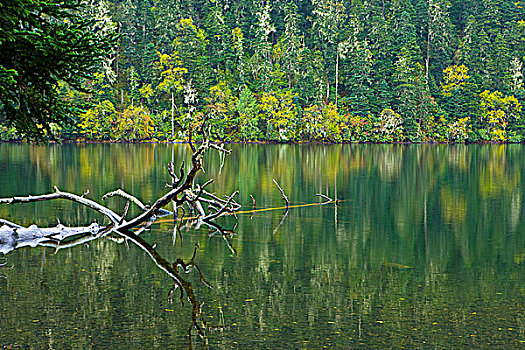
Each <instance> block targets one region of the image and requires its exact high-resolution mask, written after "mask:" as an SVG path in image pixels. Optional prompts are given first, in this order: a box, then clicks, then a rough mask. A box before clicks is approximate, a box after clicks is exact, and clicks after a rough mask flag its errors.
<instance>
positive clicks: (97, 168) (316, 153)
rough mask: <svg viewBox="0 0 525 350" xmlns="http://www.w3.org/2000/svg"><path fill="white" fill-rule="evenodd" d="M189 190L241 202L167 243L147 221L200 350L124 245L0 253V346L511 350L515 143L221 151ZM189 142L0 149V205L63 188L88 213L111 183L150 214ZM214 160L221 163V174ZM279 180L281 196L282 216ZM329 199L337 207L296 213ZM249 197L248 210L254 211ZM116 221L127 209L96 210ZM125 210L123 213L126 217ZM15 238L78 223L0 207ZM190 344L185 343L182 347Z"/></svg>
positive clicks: (163, 286)
mask: <svg viewBox="0 0 525 350" xmlns="http://www.w3.org/2000/svg"><path fill="white" fill-rule="evenodd" d="M230 147H231V148H232V154H231V155H228V156H226V157H225V159H221V157H220V156H219V154H218V153H217V152H216V151H213V150H212V151H210V152H209V153H208V155H207V157H206V159H205V164H204V166H205V169H206V173H205V174H203V175H201V176H200V178H199V181H200V182H201V183H203V182H205V181H206V180H207V179H209V178H214V179H215V181H214V182H213V184H211V185H210V186H209V189H210V190H212V191H214V192H215V193H217V194H220V195H223V194H225V195H229V194H230V193H232V192H233V191H235V190H236V189H238V190H239V191H240V193H239V195H238V197H237V200H238V202H239V203H241V204H242V205H243V208H242V209H241V210H243V211H244V212H242V213H239V214H238V215H237V217H236V218H235V217H233V216H228V217H222V218H219V219H218V220H217V223H219V224H220V225H221V226H222V227H223V228H224V229H226V230H227V231H228V232H229V234H228V236H227V237H223V236H222V235H217V234H211V233H212V232H211V231H210V230H209V229H208V228H206V227H201V228H199V229H191V230H183V231H182V232H181V235H179V236H176V237H174V236H173V219H172V218H171V217H165V218H161V219H159V220H158V222H156V223H155V224H153V226H152V227H151V230H150V231H147V232H144V233H142V234H141V235H140V236H141V237H142V238H143V239H144V240H145V241H147V242H148V243H149V244H150V245H151V246H152V247H154V248H155V250H156V252H158V254H160V256H162V257H163V259H165V260H167V261H169V262H174V261H175V260H176V259H178V258H182V259H184V261H188V260H189V259H191V257H192V254H193V251H194V247H195V244H196V243H198V245H199V248H198V249H197V253H196V257H195V262H196V264H197V265H198V267H199V268H200V270H201V271H202V274H203V277H204V279H205V280H206V281H207V282H208V283H209V284H210V285H211V286H212V287H213V288H209V287H208V286H206V284H205V283H203V282H202V281H201V278H200V277H199V274H198V273H197V271H195V270H192V271H190V272H189V273H188V274H184V278H185V279H186V280H187V281H188V282H189V283H191V285H192V288H193V291H194V293H195V297H196V298H197V299H198V300H199V301H200V303H201V305H202V314H200V317H202V319H203V320H205V322H206V324H207V326H208V329H207V330H206V337H205V339H201V338H200V337H199V336H198V335H197V334H196V332H193V333H192V336H191V338H190V339H189V338H188V335H187V333H188V328H189V327H190V326H191V322H192V304H191V303H190V302H189V301H188V300H187V299H186V298H184V304H183V305H182V304H181V302H180V300H179V296H178V292H177V291H176V292H175V294H174V295H173V298H172V299H173V300H172V301H173V302H170V298H169V294H170V290H171V289H172V287H173V282H172V280H171V279H170V278H169V277H168V276H167V275H166V273H165V272H163V271H162V270H161V269H160V268H159V267H158V266H157V265H156V264H155V262H154V261H153V260H152V258H151V257H150V256H149V255H148V253H147V252H146V251H145V250H143V249H141V248H140V247H139V246H137V245H136V244H134V243H133V242H129V241H124V240H122V239H120V240H119V239H117V238H115V237H105V238H100V239H98V240H92V241H89V242H86V243H85V244H79V245H75V246H72V247H70V248H66V247H64V248H61V249H53V248H50V247H41V246H39V247H35V248H22V249H17V250H14V251H12V252H10V253H8V254H7V255H5V256H0V264H2V266H0V314H1V321H0V322H1V323H0V324H1V332H0V348H19V349H169V348H172V349H175V348H187V347H190V346H192V347H193V348H203V347H205V346H206V344H207V347H208V348H211V349H228V348H232V349H236V348H241V349H248V348H257V349H320V348H334V349H353V348H363V349H374V348H376V349H384V348H407V349H444V348H447V349H450V348H500V349H501V348H518V347H522V348H523V347H525V233H524V231H525V216H524V215H523V214H524V211H525V206H524V205H523V204H524V201H525V191H524V186H525V147H524V146H522V145H231V146H230ZM189 156H190V152H189V150H188V146H186V145H180V144H176V145H164V144H158V145H155V144H143V145H128V144H84V145H69V144H64V145H62V146H59V145H47V146H38V145H26V144H0V197H10V196H14V195H21V196H23V195H29V194H42V193H48V192H52V191H53V190H52V188H53V186H58V188H59V189H60V190H62V191H70V192H73V193H76V194H82V193H84V192H85V191H86V190H89V194H88V195H87V196H88V197H89V198H91V199H94V200H96V201H99V202H101V197H102V196H103V195H104V194H105V193H106V192H109V191H112V190H115V189H117V188H121V189H124V190H126V191H127V192H129V193H131V194H134V195H136V196H137V197H138V198H140V199H141V200H143V202H145V203H147V202H148V201H150V202H153V201H154V200H155V199H156V198H157V197H159V196H161V195H162V194H164V193H165V192H167V189H166V187H165V184H166V183H167V182H170V181H171V179H170V177H169V174H168V172H167V170H166V164H167V163H168V162H169V161H170V160H171V159H172V157H173V159H174V160H175V162H176V163H177V164H180V161H181V160H183V159H188V157H189ZM221 164H222V166H221ZM273 179H275V180H276V181H278V183H279V184H280V186H281V187H282V188H283V190H284V191H285V193H286V195H287V196H288V198H289V199H290V205H292V206H297V207H292V208H290V209H289V210H288V211H287V212H286V211H285V209H284V208H282V207H283V206H284V201H283V199H282V197H281V193H280V192H279V190H278V189H277V187H276V186H275V184H274V183H273V181H272V180H273ZM316 194H323V195H327V196H329V197H331V198H334V199H335V198H336V197H337V199H339V200H340V201H339V202H338V203H337V205H335V204H334V203H329V204H326V205H309V204H313V203H318V202H319V201H320V200H323V199H322V198H320V197H319V196H316ZM250 195H251V196H253V197H254V199H255V203H256V208H257V210H260V209H265V208H269V209H271V210H267V211H257V212H252V209H253V203H252V199H251V197H250ZM106 203H107V204H108V206H109V207H111V208H112V209H114V210H116V211H119V212H122V210H123V207H124V205H125V202H124V201H123V200H121V199H108V200H107V201H106ZM134 213H135V214H136V213H137V210H136V209H134V210H131V211H130V214H129V215H133V214H134ZM0 218H3V219H7V220H10V221H13V222H16V223H18V224H21V225H24V226H28V225H31V224H33V223H35V224H37V225H39V226H44V227H47V226H54V225H56V223H57V218H59V220H60V222H61V223H62V224H64V225H68V226H78V225H89V224H90V223H91V222H92V221H93V219H95V218H96V219H97V220H98V221H99V222H102V221H103V220H102V218H101V217H100V215H98V214H96V213H94V212H93V211H91V210H90V209H87V208H85V207H81V206H79V205H76V204H74V203H71V202H67V201H63V200H57V201H51V202H41V203H33V204H24V205H20V204H15V205H10V206H7V205H0ZM190 340H191V345H190Z"/></svg>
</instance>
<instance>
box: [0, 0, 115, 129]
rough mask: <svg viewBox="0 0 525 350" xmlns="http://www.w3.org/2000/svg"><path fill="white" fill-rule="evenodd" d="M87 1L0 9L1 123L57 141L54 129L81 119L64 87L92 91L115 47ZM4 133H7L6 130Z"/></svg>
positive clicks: (26, 1) (22, 1)
mask: <svg viewBox="0 0 525 350" xmlns="http://www.w3.org/2000/svg"><path fill="white" fill-rule="evenodd" d="M85 5H86V4H85V3H83V1H82V0H47V1H46V0H11V1H5V2H2V3H0V121H2V119H4V122H5V123H6V124H7V125H13V126H14V127H15V128H16V129H17V130H18V131H19V132H21V133H23V134H25V135H26V136H27V137H29V138H32V139H41V138H42V137H43V136H44V135H45V134H47V135H51V136H53V133H52V132H51V128H52V126H53V124H54V123H56V125H60V124H61V123H63V122H68V121H69V118H70V117H71V116H72V115H75V114H78V113H76V112H77V110H78V109H79V108H80V107H81V103H80V102H81V100H79V99H76V100H74V101H67V100H65V99H64V98H63V96H61V94H60V92H59V90H58V89H59V87H60V86H66V87H67V88H73V89H77V90H79V91H87V90H86V89H85V88H84V85H83V84H84V81H85V79H88V78H90V77H91V76H92V74H93V73H94V72H96V71H98V69H99V65H100V62H101V61H102V60H104V57H105V56H106V55H107V53H108V52H109V51H110V50H111V49H112V47H113V46H114V45H115V44H116V40H115V39H116V35H114V34H112V33H106V32H105V31H103V30H102V26H101V23H100V21H98V20H97V19H96V18H93V17H91V16H87V15H86V12H87V9H86V7H85ZM4 128H5V127H4Z"/></svg>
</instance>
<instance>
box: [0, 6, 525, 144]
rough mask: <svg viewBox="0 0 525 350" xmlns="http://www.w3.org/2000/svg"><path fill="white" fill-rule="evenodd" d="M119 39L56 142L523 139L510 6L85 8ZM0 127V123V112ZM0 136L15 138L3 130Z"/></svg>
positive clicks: (517, 24)
mask: <svg viewBox="0 0 525 350" xmlns="http://www.w3.org/2000/svg"><path fill="white" fill-rule="evenodd" d="M87 2H88V9H89V11H88V12H89V13H87V14H86V16H91V18H98V19H104V21H103V24H104V28H105V29H104V30H111V31H115V32H118V33H119V34H120V35H121V36H120V41H119V43H118V46H117V47H116V48H115V49H114V51H113V53H112V54H110V55H109V56H108V59H107V60H106V61H105V64H104V65H101V66H100V69H99V71H98V72H97V73H96V74H94V75H93V76H92V78H91V79H89V80H88V81H87V82H86V86H87V87H88V88H91V89H92V91H94V93H91V94H83V93H79V92H76V91H75V90H71V89H67V85H60V86H59V87H57V88H60V93H61V95H62V99H63V100H64V101H88V102H90V103H91V104H92V108H90V109H87V110H85V111H84V112H83V113H81V114H80V115H78V117H77V120H75V122H74V124H73V125H72V126H63V127H62V128H61V129H60V130H59V131H57V133H59V136H61V137H63V138H74V139H100V140H129V141H132V140H151V139H153V140H164V139H177V140H184V139H185V138H186V137H187V135H186V134H187V129H188V127H195V126H198V125H199V124H200V123H201V122H202V120H203V118H209V120H210V123H211V124H212V125H213V129H212V133H213V137H215V138H217V139H220V140H224V141H279V142H289V141H332V142H341V141H360V142H367V141H371V142H392V141H411V142H433V141H435V142H464V141H467V142H476V141H509V142H519V141H522V140H523V139H524V136H525V130H524V128H523V123H524V120H523V118H524V117H525V115H524V114H525V112H524V111H523V110H522V105H521V104H522V102H523V99H524V98H525V87H524V85H523V72H524V68H523V63H524V61H525V1H522V0H517V1H515V0H512V1H510V0H486V1H473V0H470V1H464V0H461V1H459V0H452V1H447V0H395V1H385V0H370V1H353V2H347V1H344V2H337V1H330V0H297V1H284V0H282V1H281V0H279V1H258V0H246V1H231V0H179V1H173V0H123V1H117V0H113V1H106V0H89V1H87ZM0 118H1V117H0ZM0 137H3V138H12V137H16V130H13V129H10V128H8V127H7V126H4V127H3V129H0Z"/></svg>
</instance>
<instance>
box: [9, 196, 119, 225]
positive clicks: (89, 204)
mask: <svg viewBox="0 0 525 350" xmlns="http://www.w3.org/2000/svg"><path fill="white" fill-rule="evenodd" d="M53 189H54V190H55V192H54V193H50V194H43V195H37V196H28V197H12V198H0V204H2V203H5V204H15V203H33V202H41V201H48V200H52V199H67V200H70V201H73V202H76V203H79V204H82V205H84V206H86V207H88V208H91V209H93V210H96V211H98V212H99V213H101V214H102V215H104V216H106V217H107V218H108V219H109V220H110V221H111V222H112V223H113V224H115V225H118V223H119V222H120V220H121V217H120V216H119V215H117V214H116V213H115V212H113V211H112V210H110V209H108V208H106V207H104V206H103V205H100V204H98V203H97V202H95V201H92V200H90V199H87V198H84V197H81V196H77V195H75V194H72V193H69V192H62V191H60V190H59V189H58V188H57V187H56V186H55V187H53Z"/></svg>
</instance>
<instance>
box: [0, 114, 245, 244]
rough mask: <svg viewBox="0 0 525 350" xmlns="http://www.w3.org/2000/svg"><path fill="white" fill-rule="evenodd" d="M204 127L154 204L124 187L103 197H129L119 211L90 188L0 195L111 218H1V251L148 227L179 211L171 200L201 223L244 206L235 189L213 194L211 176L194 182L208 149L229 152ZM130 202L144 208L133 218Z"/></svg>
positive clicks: (0, 201)
mask: <svg viewBox="0 0 525 350" xmlns="http://www.w3.org/2000/svg"><path fill="white" fill-rule="evenodd" d="M205 127H206V121H205V122H204V123H203V126H202V128H201V130H200V131H201V133H202V135H203V140H202V143H201V144H200V145H199V146H198V147H197V146H196V145H195V144H194V141H193V139H192V138H191V137H190V139H189V147H190V148H191V150H192V152H193V153H192V156H191V168H190V169H189V171H188V172H187V174H186V172H185V167H184V162H182V164H181V166H180V170H179V173H178V174H175V171H174V170H173V164H170V166H168V172H169V174H170V175H171V177H172V181H171V183H170V184H169V185H167V186H168V187H170V188H171V190H170V191H168V192H167V193H166V194H165V195H164V196H162V197H160V198H158V199H157V200H156V201H155V202H154V203H153V204H152V205H151V206H146V205H144V204H143V203H142V202H141V201H140V200H139V199H138V198H136V197H135V196H133V195H131V194H128V193H126V192H125V191H123V190H122V189H117V190H115V191H112V192H109V193H107V194H106V195H104V196H103V197H102V199H103V200H106V199H107V198H109V197H113V196H120V197H122V198H124V199H127V201H128V203H127V205H126V208H125V209H124V210H123V212H122V213H121V214H117V213H115V212H114V211H113V210H111V209H109V208H108V207H106V206H105V205H103V204H100V203H98V202H96V201H94V200H91V199H88V198H86V196H87V195H88V193H89V192H86V193H84V194H83V195H80V196H79V195H76V194H73V193H69V192H63V191H60V190H59V189H58V188H57V187H54V192H53V193H48V194H41V195H34V196H27V197H18V196H16V197H11V198H0V205H1V204H7V205H13V204H16V203H20V204H23V203H32V202H39V201H48V200H54V199H65V200H70V201H73V202H76V203H78V204H80V205H83V206H86V207H88V208H90V209H93V210H95V211H97V212H99V213H101V214H102V215H104V216H105V217H106V218H107V219H108V220H109V223H108V224H106V225H102V224H98V223H96V222H94V223H93V224H91V225H90V226H87V227H77V228H73V227H66V226H63V225H58V226H57V227H53V228H39V227H37V226H36V225H31V226H29V227H27V228H24V227H22V226H20V225H18V224H16V223H13V222H10V221H8V220H5V219H0V225H2V226H1V227H0V252H3V253H4V254H6V253H8V252H10V251H12V250H14V249H17V248H19V247H22V246H28V245H29V246H36V245H40V244H45V243H48V242H61V241H64V240H68V239H71V237H74V236H79V235H92V236H98V235H99V233H104V234H105V233H108V232H117V233H129V232H131V231H130V230H132V229H137V228H141V227H142V229H147V228H149V226H150V225H151V224H152V223H153V222H154V221H155V219H156V218H157V217H159V216H165V215H169V214H175V215H176V214H177V213H172V212H170V211H168V210H166V209H164V207H165V206H166V205H168V204H169V203H170V202H173V203H174V204H175V206H174V207H175V208H182V210H184V207H186V208H188V209H190V210H192V211H193V212H195V213H198V217H197V218H198V220H197V221H196V223H197V224H198V225H201V224H202V223H205V224H209V223H212V221H213V220H215V219H216V218H218V217H220V216H222V215H225V214H228V213H231V212H234V211H236V210H239V208H240V207H241V206H240V205H239V204H238V203H237V202H235V200H234V197H235V196H236V195H237V193H238V191H235V192H234V193H233V194H232V195H230V196H229V197H228V198H227V199H220V198H219V197H217V196H215V195H214V194H212V193H210V192H208V191H206V187H207V186H208V185H209V184H211V183H212V180H209V181H208V182H206V183H205V184H203V185H199V184H196V183H195V177H196V175H197V174H198V173H199V171H201V170H202V167H203V165H202V164H203V157H204V154H205V153H206V151H208V150H209V149H210V148H214V149H216V150H218V151H219V152H225V153H229V151H228V150H226V149H224V148H222V146H219V145H216V144H214V143H211V142H210V141H209V139H208V137H207V132H206V129H205ZM190 133H191V131H190ZM129 203H133V204H135V205H137V206H138V207H139V208H140V209H141V210H142V213H140V214H139V215H137V216H135V217H134V218H132V219H131V220H126V219H125V217H126V214H127V208H128V207H129ZM202 203H206V204H207V205H206V207H207V211H206V210H205V209H204V207H203V205H202ZM209 226H210V225H209ZM213 227H215V226H213Z"/></svg>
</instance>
